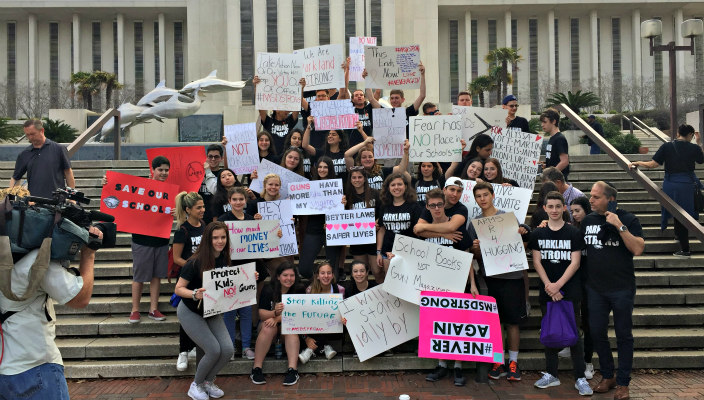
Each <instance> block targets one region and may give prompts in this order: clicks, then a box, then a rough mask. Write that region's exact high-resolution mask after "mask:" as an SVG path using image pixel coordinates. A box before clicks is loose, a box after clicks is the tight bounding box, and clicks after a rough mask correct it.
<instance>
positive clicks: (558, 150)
mask: <svg viewBox="0 0 704 400" xmlns="http://www.w3.org/2000/svg"><path fill="white" fill-rule="evenodd" d="M560 154H569V145H568V144H567V139H565V135H563V134H562V132H557V133H556V134H554V135H552V136H550V140H549V141H548V146H547V148H546V150H545V166H546V167H557V164H559V163H560ZM569 173H570V165H569V163H568V164H567V166H566V167H565V169H563V170H562V175H564V176H565V180H567V175H569Z"/></svg>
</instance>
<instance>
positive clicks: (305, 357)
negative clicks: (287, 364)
mask: <svg viewBox="0 0 704 400" xmlns="http://www.w3.org/2000/svg"><path fill="white" fill-rule="evenodd" d="M313 356H315V353H313V349H310V348H306V349H305V350H303V351H302V352H301V354H299V355H298V359H299V360H301V364H305V363H307V362H308V361H309V360H310V358H311V357H313Z"/></svg>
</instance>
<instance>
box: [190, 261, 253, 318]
mask: <svg viewBox="0 0 704 400" xmlns="http://www.w3.org/2000/svg"><path fill="white" fill-rule="evenodd" d="M254 271H256V264H255V263H253V262H251V263H248V264H244V265H237V266H234V267H224V268H215V269H211V270H209V271H205V272H203V289H205V292H203V318H207V317H210V316H213V315H217V314H222V313H225V312H228V311H232V310H236V309H238V308H242V307H246V306H250V305H252V304H257V279H256V276H255V274H254Z"/></svg>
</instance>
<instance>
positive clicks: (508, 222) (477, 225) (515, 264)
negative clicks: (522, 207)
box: [384, 213, 528, 284]
mask: <svg viewBox="0 0 704 400" xmlns="http://www.w3.org/2000/svg"><path fill="white" fill-rule="evenodd" d="M472 226H474V230H475V231H476V232H477V236H478V238H479V248H480V251H481V252H482V260H483V261H484V270H485V271H486V276H493V275H499V274H505V273H508V272H516V271H523V270H524V269H528V259H527V258H526V250H525V248H524V247H523V239H521V235H520V234H519V233H518V222H516V216H515V215H513V213H506V214H499V215H494V216H493V217H486V218H477V219H473V220H472ZM384 284H386V282H384Z"/></svg>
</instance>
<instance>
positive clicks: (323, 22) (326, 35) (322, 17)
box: [318, 0, 330, 45]
mask: <svg viewBox="0 0 704 400" xmlns="http://www.w3.org/2000/svg"><path fill="white" fill-rule="evenodd" d="M318 44H320V45H324V44H330V3H329V2H328V1H325V0H323V1H321V2H319V3H318Z"/></svg>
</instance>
